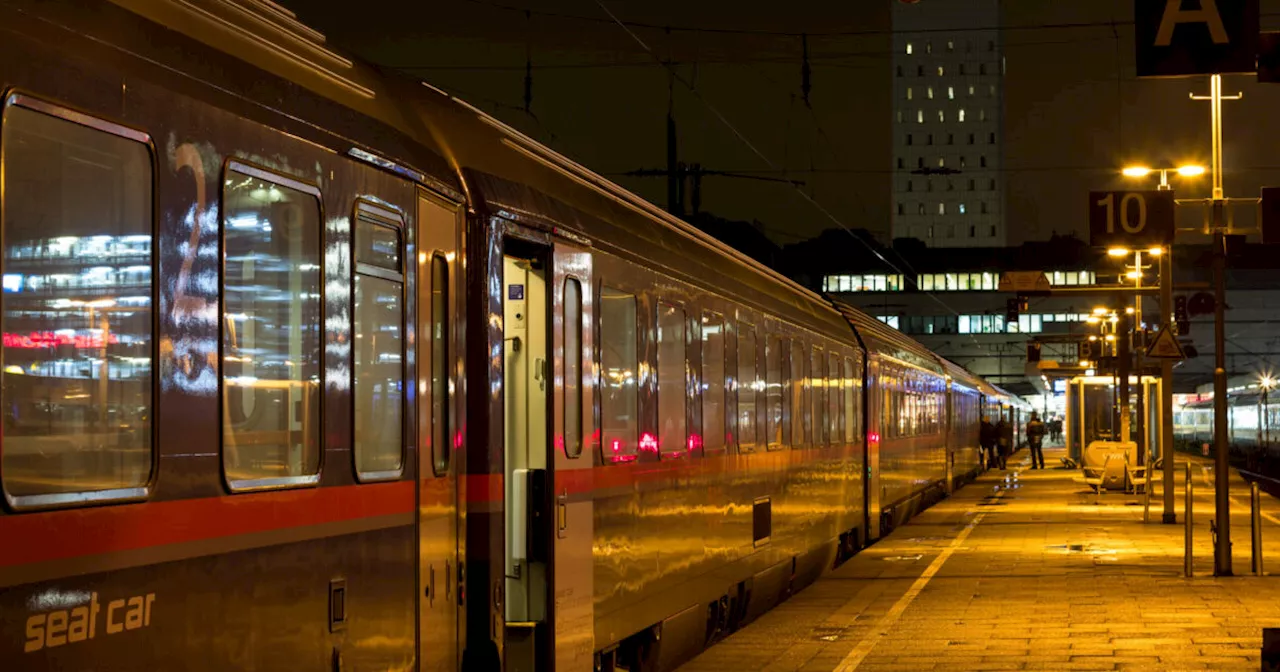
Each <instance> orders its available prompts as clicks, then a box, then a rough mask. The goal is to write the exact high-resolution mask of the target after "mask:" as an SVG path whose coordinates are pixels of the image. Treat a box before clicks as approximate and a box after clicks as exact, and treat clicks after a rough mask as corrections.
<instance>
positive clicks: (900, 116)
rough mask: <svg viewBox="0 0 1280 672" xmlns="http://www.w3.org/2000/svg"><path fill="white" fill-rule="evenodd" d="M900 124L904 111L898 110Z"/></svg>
mask: <svg viewBox="0 0 1280 672" xmlns="http://www.w3.org/2000/svg"><path fill="white" fill-rule="evenodd" d="M898 123H899V124H901V123H902V110H898Z"/></svg>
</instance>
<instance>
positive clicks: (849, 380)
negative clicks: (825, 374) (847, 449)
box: [844, 357, 862, 444]
mask: <svg viewBox="0 0 1280 672" xmlns="http://www.w3.org/2000/svg"><path fill="white" fill-rule="evenodd" d="M853 376H854V371H853V359H852V358H849V357H845V359H844V416H845V422H844V440H845V442H846V443H849V444H852V443H854V442H856V441H858V440H859V439H858V420H859V418H861V417H862V404H860V403H858V402H859V401H860V396H861V395H859V394H858V393H857V392H858V390H857V387H855V386H860V383H861V381H855V380H854V377H853Z"/></svg>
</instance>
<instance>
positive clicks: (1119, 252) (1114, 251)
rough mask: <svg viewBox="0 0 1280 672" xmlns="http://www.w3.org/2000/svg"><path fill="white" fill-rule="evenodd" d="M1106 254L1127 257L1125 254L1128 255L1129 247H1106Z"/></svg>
mask: <svg viewBox="0 0 1280 672" xmlns="http://www.w3.org/2000/svg"><path fill="white" fill-rule="evenodd" d="M1107 256H1110V257H1127V256H1129V248H1127V247H1112V248H1108V249H1107Z"/></svg>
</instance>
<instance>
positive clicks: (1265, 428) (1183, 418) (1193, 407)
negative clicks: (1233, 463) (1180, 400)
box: [1173, 390, 1280, 472]
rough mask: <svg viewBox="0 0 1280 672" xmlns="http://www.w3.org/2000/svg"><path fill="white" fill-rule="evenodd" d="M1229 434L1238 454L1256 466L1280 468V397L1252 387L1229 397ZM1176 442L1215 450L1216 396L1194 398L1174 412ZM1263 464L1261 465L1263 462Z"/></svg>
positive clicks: (1197, 450)
mask: <svg viewBox="0 0 1280 672" xmlns="http://www.w3.org/2000/svg"><path fill="white" fill-rule="evenodd" d="M1227 409H1228V415H1227V437H1228V439H1229V442H1230V445H1231V451H1232V453H1233V455H1234V456H1237V457H1239V458H1240V459H1241V460H1244V461H1247V462H1248V463H1249V465H1250V466H1251V467H1253V468H1255V469H1256V468H1260V467H1261V466H1263V465H1265V466H1267V467H1268V468H1269V471H1272V472H1274V471H1275V470H1277V469H1280V464H1277V463H1280V399H1272V398H1271V394H1270V392H1268V393H1267V394H1263V393H1262V392H1261V391H1259V390H1249V391H1247V392H1245V393H1243V394H1233V395H1229V396H1228V399H1227ZM1173 439H1174V445H1175V447H1176V448H1177V449H1179V450H1185V451H1189V452H1193V453H1202V452H1204V451H1205V447H1206V446H1207V447H1208V453H1209V454H1212V450H1213V443H1214V441H1213V399H1212V398H1209V399H1200V400H1196V401H1192V402H1191V403H1188V404H1186V405H1184V406H1183V407H1182V408H1181V409H1178V410H1176V411H1175V412H1174V414H1173ZM1259 463H1261V464H1259Z"/></svg>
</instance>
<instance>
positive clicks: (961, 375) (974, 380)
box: [934, 354, 985, 392]
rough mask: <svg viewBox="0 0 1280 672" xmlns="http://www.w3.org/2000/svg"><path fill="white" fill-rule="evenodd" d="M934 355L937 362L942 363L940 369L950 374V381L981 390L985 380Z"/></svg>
mask: <svg viewBox="0 0 1280 672" xmlns="http://www.w3.org/2000/svg"><path fill="white" fill-rule="evenodd" d="M934 357H937V359H938V363H940V364H941V365H942V370H943V371H945V372H946V374H947V375H948V376H951V382H952V383H958V384H960V385H964V386H965V387H968V388H971V389H973V390H975V391H979V392H981V391H983V385H984V384H985V381H983V380H982V378H980V377H979V376H978V375H977V374H976V373H974V372H972V371H970V370H969V369H966V368H964V367H963V366H960V365H959V364H956V363H955V362H953V361H951V360H949V359H945V358H943V357H941V356H938V355H936V354H935V355H934Z"/></svg>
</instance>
